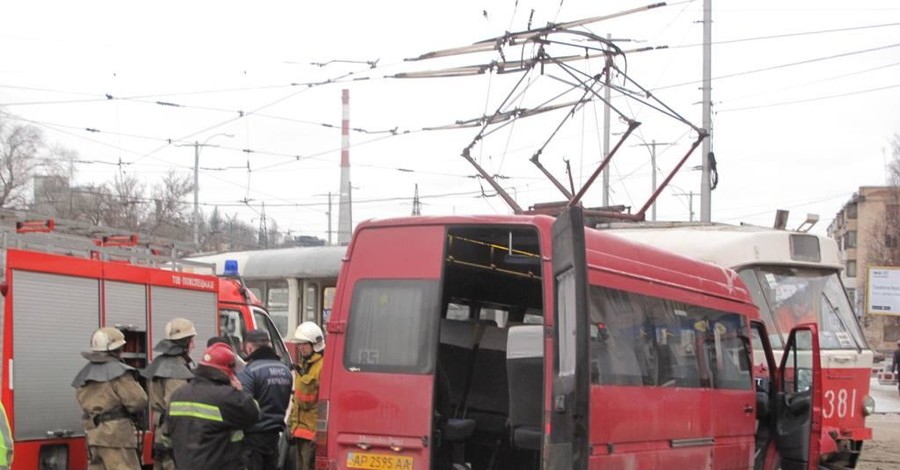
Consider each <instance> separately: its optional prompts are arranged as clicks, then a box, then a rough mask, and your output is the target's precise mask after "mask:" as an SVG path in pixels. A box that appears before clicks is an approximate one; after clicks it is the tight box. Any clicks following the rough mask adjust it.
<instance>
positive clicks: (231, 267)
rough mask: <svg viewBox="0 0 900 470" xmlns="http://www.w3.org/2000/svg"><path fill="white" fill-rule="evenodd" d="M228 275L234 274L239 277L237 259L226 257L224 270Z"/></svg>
mask: <svg viewBox="0 0 900 470" xmlns="http://www.w3.org/2000/svg"><path fill="white" fill-rule="evenodd" d="M223 274H224V275H226V276H234V277H237V276H238V275H239V273H238V262H237V260H236V259H226V260H225V271H224V272H223Z"/></svg>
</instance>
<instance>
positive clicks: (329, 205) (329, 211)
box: [328, 191, 331, 246]
mask: <svg viewBox="0 0 900 470" xmlns="http://www.w3.org/2000/svg"><path fill="white" fill-rule="evenodd" d="M328 246H331V191H328Z"/></svg>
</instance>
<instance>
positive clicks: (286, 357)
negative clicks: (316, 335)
mask: <svg viewBox="0 0 900 470" xmlns="http://www.w3.org/2000/svg"><path fill="white" fill-rule="evenodd" d="M225 265H226V266H225V269H224V272H225V274H224V275H223V276H222V277H220V278H219V299H218V306H219V330H220V331H221V334H222V335H223V336H225V337H226V338H227V339H228V340H229V342H231V344H232V347H234V348H235V349H236V350H238V351H240V350H241V345H242V344H243V340H244V335H245V334H246V333H247V331H249V330H254V329H261V330H266V331H268V332H269V336H270V337H271V338H272V346H273V348H274V349H275V352H276V353H278V356H279V357H281V360H282V361H283V362H284V363H285V364H287V365H288V366H291V365H292V358H293V355H292V354H291V352H290V351H288V349H287V348H286V347H285V343H284V340H283V338H282V336H281V334H280V332H279V331H278V328H276V326H275V323H274V322H273V321H272V317H271V316H269V312H268V311H267V310H266V308H265V307H264V306H263V304H262V302H260V300H259V299H258V298H257V297H256V295H254V294H253V292H252V291H251V290H250V289H248V288H247V286H246V285H245V284H244V281H243V279H241V277H240V275H239V274H238V266H237V263H236V262H232V261H231V260H229V261H226V263H225Z"/></svg>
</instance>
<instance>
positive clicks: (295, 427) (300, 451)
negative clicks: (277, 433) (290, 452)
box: [288, 321, 325, 470]
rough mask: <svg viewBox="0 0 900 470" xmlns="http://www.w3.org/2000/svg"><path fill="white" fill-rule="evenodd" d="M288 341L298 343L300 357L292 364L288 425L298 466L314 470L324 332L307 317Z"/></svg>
mask: <svg viewBox="0 0 900 470" xmlns="http://www.w3.org/2000/svg"><path fill="white" fill-rule="evenodd" d="M290 341H291V342H293V343H297V350H298V351H299V353H300V357H299V358H298V360H297V365H296V366H295V367H296V368H297V374H296V375H295V377H294V394H293V395H292V396H291V413H290V415H289V416H288V426H290V428H291V437H293V439H294V440H295V442H296V444H297V460H298V461H299V462H300V466H299V468H300V470H313V469H314V468H315V463H316V462H315V459H316V457H315V456H316V452H315V451H316V419H317V417H318V416H317V409H316V407H317V406H318V404H319V375H320V374H321V372H322V355H323V354H324V351H325V335H324V334H322V329H321V328H319V326H318V325H316V324H315V323H313V322H309V321H308V322H303V323H301V324H300V326H298V327H297V329H296V330H295V331H294V337H293V338H291V340H290Z"/></svg>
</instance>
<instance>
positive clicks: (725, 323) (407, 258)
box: [316, 207, 822, 470]
mask: <svg viewBox="0 0 900 470" xmlns="http://www.w3.org/2000/svg"><path fill="white" fill-rule="evenodd" d="M327 332H328V334H329V337H328V348H329V349H328V353H327V354H326V356H325V364H324V368H323V372H322V387H321V389H320V395H319V396H320V404H319V423H318V426H317V428H318V435H317V448H316V451H317V457H316V458H317V460H316V461H317V468H320V469H323V470H324V469H374V468H378V469H387V470H395V469H416V470H423V469H438V468H471V469H474V470H486V469H494V468H516V469H524V470H538V469H542V470H544V469H546V470H549V469H588V468H592V469H599V468H603V469H645V468H646V469H649V468H705V469H752V468H763V467H766V468H775V467H780V468H782V469H785V470H791V469H804V470H812V469H814V468H817V465H818V455H819V450H818V445H819V442H818V441H817V440H815V439H813V438H812V436H813V435H815V433H816V432H817V431H818V429H819V428H820V427H821V425H822V423H821V416H822V396H821V384H822V375H821V366H820V364H819V351H818V332H817V327H816V325H813V324H803V325H799V326H797V327H796V328H794V330H793V331H792V332H791V334H790V336H789V338H788V340H787V345H786V351H785V352H784V355H783V359H782V363H781V366H780V367H779V366H778V365H776V364H775V363H774V355H773V353H772V350H771V347H770V346H769V342H768V336H769V335H768V334H767V332H766V326H765V324H764V322H763V321H762V319H761V318H760V316H759V313H758V311H757V309H756V307H755V305H754V304H753V301H752V298H751V297H750V295H749V293H748V292H747V289H746V287H745V285H744V284H743V282H742V281H741V279H740V277H739V276H737V275H736V274H735V273H734V272H733V271H731V270H728V269H724V268H721V267H717V266H714V265H711V264H707V263H703V262H699V261H695V260H691V259H688V258H684V257H681V256H679V255H675V254H672V253H668V252H664V251H661V250H658V249H655V248H652V247H649V246H644V245H640V244H637V243H633V242H629V241H626V240H623V239H620V238H617V237H615V236H612V235H609V234H607V233H604V232H602V231H598V230H593V229H585V228H584V226H583V220H582V212H581V209H580V208H578V207H573V208H570V209H568V210H567V211H566V212H564V213H563V215H561V216H560V217H559V218H557V219H555V220H554V219H553V218H550V217H546V216H518V215H517V216H489V217H474V216H473V217H440V218H421V217H418V218H404V219H393V220H381V221H373V222H365V223H363V224H361V225H360V226H359V227H358V228H357V230H356V232H355V234H354V237H353V240H352V242H351V244H350V246H349V248H348V250H347V253H346V256H345V259H344V262H343V267H342V269H341V274H340V276H339V278H338V286H337V292H336V297H335V304H334V310H333V312H332V316H331V319H330V321H329V322H328V324H327ZM754 347H757V348H760V349H762V350H763V352H764V354H765V357H766V358H767V362H768V364H767V366H768V367H767V370H768V373H769V374H770V376H769V380H770V381H771V384H772V386H771V387H768V388H766V389H758V388H757V387H756V386H755V382H754V377H753V372H754V371H753V367H752V365H753V362H752V357H753V356H752V354H753V349H754ZM768 439H774V440H775V441H776V442H777V444H778V449H779V454H780V456H779V455H775V454H769V455H766V454H765V453H763V454H762V455H758V451H760V452H764V449H765V448H766V447H765V445H764V444H763V445H762V446H760V445H759V444H758V442H766V441H767V440H768ZM779 458H780V462H779V461H778V460H779Z"/></svg>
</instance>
